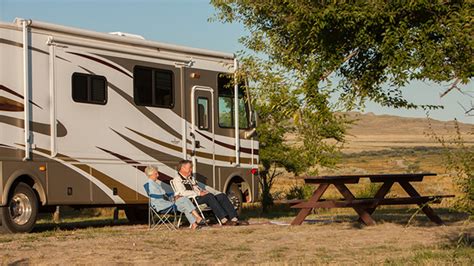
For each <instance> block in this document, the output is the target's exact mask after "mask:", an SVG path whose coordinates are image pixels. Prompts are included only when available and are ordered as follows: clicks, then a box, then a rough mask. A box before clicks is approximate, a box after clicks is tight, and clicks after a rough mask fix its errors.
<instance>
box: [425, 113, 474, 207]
mask: <svg viewBox="0 0 474 266" xmlns="http://www.w3.org/2000/svg"><path fill="white" fill-rule="evenodd" d="M430 128H431V126H430ZM454 130H455V137H454V138H448V137H443V136H442V135H439V134H437V133H436V132H434V130H433V129H432V128H431V131H430V132H429V135H430V136H431V137H432V138H434V139H435V140H436V141H437V142H438V143H440V144H442V146H443V148H445V152H444V156H445V164H446V167H447V168H448V170H451V171H453V172H454V174H455V176H454V183H455V184H456V186H457V188H458V190H459V191H460V192H461V195H460V196H458V197H457V199H456V204H455V207H456V208H457V209H458V210H460V211H466V212H468V213H469V214H470V215H474V147H472V146H469V145H467V144H466V142H465V140H464V138H463V134H462V133H461V130H460V128H459V124H458V122H457V121H455V124H454ZM470 134H474V127H473V131H472V132H471V133H470Z"/></svg>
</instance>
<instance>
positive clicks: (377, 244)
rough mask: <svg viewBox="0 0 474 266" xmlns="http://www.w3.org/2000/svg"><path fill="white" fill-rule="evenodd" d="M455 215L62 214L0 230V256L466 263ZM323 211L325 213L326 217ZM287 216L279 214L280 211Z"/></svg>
mask: <svg viewBox="0 0 474 266" xmlns="http://www.w3.org/2000/svg"><path fill="white" fill-rule="evenodd" d="M281 211H282V214H284V210H281ZM252 213H253V212H252V210H250V211H249V213H248V216H252V215H255V213H253V214H252ZM288 214H289V213H286V215H288ZM290 215H291V214H290ZM458 215H459V214H454V215H453V216H454V217H457V220H456V219H455V220H453V221H450V222H449V225H448V226H443V227H439V226H432V225H431V224H429V223H426V222H425V221H424V220H423V219H415V220H416V226H409V227H406V226H404V225H402V224H397V223H384V222H380V223H379V224H378V225H377V226H373V227H360V226H359V225H358V224H357V223H355V222H352V221H353V220H354V219H355V216H354V215H352V214H351V213H348V212H346V213H345V214H344V213H339V214H329V213H327V214H323V215H318V216H317V217H318V218H319V219H320V220H319V221H318V222H316V223H315V224H307V225H303V226H294V227H293V226H283V225H272V224H269V223H268V221H270V219H268V218H267V219H266V220H265V218H264V217H261V218H252V217H250V221H251V222H252V223H257V224H253V225H250V226H242V227H222V228H220V227H211V228H206V229H203V230H200V231H197V232H193V231H190V230H188V229H181V230H179V231H175V232H171V231H148V230H147V228H146V226H145V225H134V226H131V225H123V224H122V225H115V226H110V225H108V223H110V220H96V221H89V222H83V226H85V228H83V229H77V226H72V225H71V224H70V223H67V222H66V223H63V224H60V225H52V224H43V225H42V226H40V227H39V228H38V231H37V232H35V233H31V234H22V235H0V259H1V261H2V263H3V264H8V263H15V262H24V263H32V264H50V263H54V264H71V263H75V264H103V263H107V264H110V263H113V264H116V263H135V264H143V263H147V264H151V263H158V264H177V263H179V264H189V263H199V264H204V263H206V264H229V263H264V264H269V263H272V264H273V263H279V264H287V263H311V264H382V263H388V264H396V265H401V264H406V263H410V264H414V263H416V264H419V263H423V264H433V263H435V264H464V265H472V263H473V262H474V252H473V249H472V239H470V238H469V237H472V233H473V229H474V227H473V224H472V223H470V222H466V221H465V220H464V221H463V219H464V218H465V217H464V216H462V215H460V216H459V217H458ZM402 216H403V215H402ZM314 217H316V216H313V218H314ZM324 217H326V218H327V219H331V220H328V221H324ZM335 217H336V218H335ZM463 217H464V218H463ZM288 219H289V217H288V216H286V217H285V215H283V216H282V217H280V218H278V220H280V221H287V220H288ZM272 220H273V219H272ZM351 220H352V221H351ZM121 222H124V221H121ZM74 223H76V225H77V222H74ZM72 228H76V229H72ZM460 232H466V234H467V235H468V237H467V238H466V239H468V242H466V243H465V244H464V245H462V246H459V247H456V240H457V239H458V236H459V234H460Z"/></svg>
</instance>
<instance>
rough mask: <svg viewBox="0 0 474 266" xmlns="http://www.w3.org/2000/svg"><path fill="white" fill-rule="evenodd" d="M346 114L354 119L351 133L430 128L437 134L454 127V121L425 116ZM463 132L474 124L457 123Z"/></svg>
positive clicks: (413, 131) (419, 132) (403, 132)
mask: <svg viewBox="0 0 474 266" xmlns="http://www.w3.org/2000/svg"><path fill="white" fill-rule="evenodd" d="M347 115H348V116H349V117H350V118H351V119H354V120H356V122H355V123H354V124H353V125H352V126H351V128H350V130H349V133H350V134H351V135H355V136H360V135H424V134H425V133H426V131H427V130H428V129H429V125H430V124H431V128H432V129H433V130H435V131H436V132H438V133H439V134H445V133H446V132H447V131H452V130H453V129H454V124H455V122H454V121H439V120H434V119H430V120H428V119H427V118H413V117H400V116H393V115H375V114H374V113H366V114H362V113H357V112H350V113H347ZM458 124H459V127H460V129H461V131H463V132H469V131H471V132H472V130H473V129H474V124H463V123H459V122H458Z"/></svg>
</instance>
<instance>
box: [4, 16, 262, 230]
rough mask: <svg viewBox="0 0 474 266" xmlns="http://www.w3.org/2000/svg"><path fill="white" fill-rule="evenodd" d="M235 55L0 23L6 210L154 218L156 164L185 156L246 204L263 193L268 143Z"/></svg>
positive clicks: (19, 214) (164, 167) (19, 217)
mask: <svg viewBox="0 0 474 266" xmlns="http://www.w3.org/2000/svg"><path fill="white" fill-rule="evenodd" d="M238 67H239V65H238V61H237V59H236V57H235V56H234V55H233V54H229V53H222V52H217V51H210V50H204V49H196V48H190V47H183V46H177V45H171V44H165V43H159V42H153V41H149V40H145V39H144V38H142V37H141V36H137V35H134V34H126V33H120V32H114V33H98V32H93V31H87V30H82V29H76V28H71V27H65V26H60V25H54V24H50V23H45V22H39V21H32V20H26V19H15V21H14V22H13V23H0V206H1V208H0V210H1V213H0V217H1V223H2V228H3V229H4V230H6V231H9V232H28V231H30V230H31V229H32V228H33V226H34V224H35V222H36V218H37V214H38V212H42V211H51V210H53V209H55V208H56V206H61V205H65V206H73V207H75V208H83V207H101V206H103V207H119V208H123V209H124V210H125V213H126V214H127V216H128V217H129V218H130V219H139V218H140V217H141V216H144V215H146V212H142V211H141V210H142V209H141V208H142V207H143V206H145V205H146V204H147V202H148V199H147V197H146V193H145V191H144V189H143V184H144V183H145V182H146V180H147V179H146V178H147V177H146V176H145V175H144V173H143V170H144V168H145V167H146V166H147V165H156V166H158V168H159V171H160V177H162V178H165V179H171V178H172V177H173V176H174V175H175V173H176V170H175V165H176V163H177V162H178V161H179V160H181V159H184V158H186V159H192V160H193V162H195V163H194V167H195V169H194V170H195V171H194V172H195V174H196V178H197V179H198V180H199V181H201V182H203V183H205V184H207V185H209V186H211V187H214V188H215V189H217V190H220V191H223V192H226V193H228V194H229V195H231V196H232V197H234V199H237V201H240V202H251V201H254V200H255V199H256V197H257V194H258V176H257V175H258V171H257V165H258V141H257V139H256V136H255V119H254V117H255V115H254V112H253V110H252V108H251V106H250V105H249V102H250V101H249V99H248V97H249V95H248V92H246V91H245V87H244V86H240V85H239V82H236V80H237V74H236V73H237V72H236V71H237V70H238Z"/></svg>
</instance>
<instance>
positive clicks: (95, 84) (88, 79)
mask: <svg viewBox="0 0 474 266" xmlns="http://www.w3.org/2000/svg"><path fill="white" fill-rule="evenodd" d="M72 99H73V100H74V101H75V102H79V103H90V104H102V105H103V104H106V103H107V79H106V78H105V77H103V76H97V75H90V74H83V73H74V74H72Z"/></svg>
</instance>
